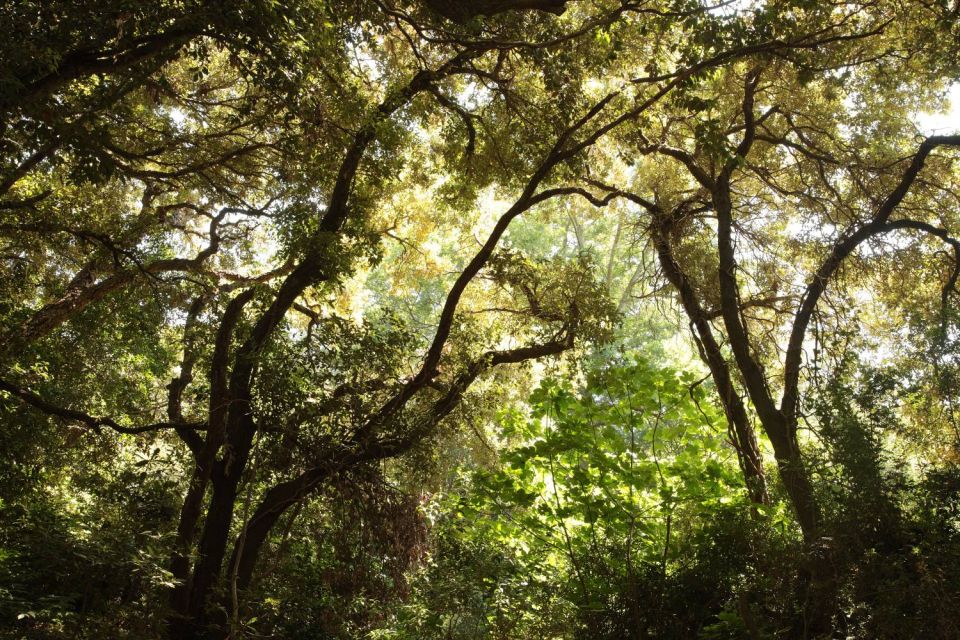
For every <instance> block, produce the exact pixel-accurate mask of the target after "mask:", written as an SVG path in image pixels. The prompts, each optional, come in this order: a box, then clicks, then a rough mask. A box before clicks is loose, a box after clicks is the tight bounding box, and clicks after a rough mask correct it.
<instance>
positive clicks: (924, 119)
mask: <svg viewBox="0 0 960 640" xmlns="http://www.w3.org/2000/svg"><path fill="white" fill-rule="evenodd" d="M947 96H948V98H949V100H950V105H949V107H948V109H947V111H945V112H943V113H923V114H918V115H917V125H918V126H919V127H920V130H921V131H922V132H923V133H924V134H926V135H937V134H940V135H947V134H952V133H958V132H960V83H957V84H954V85H951V86H950V89H949V91H947Z"/></svg>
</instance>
